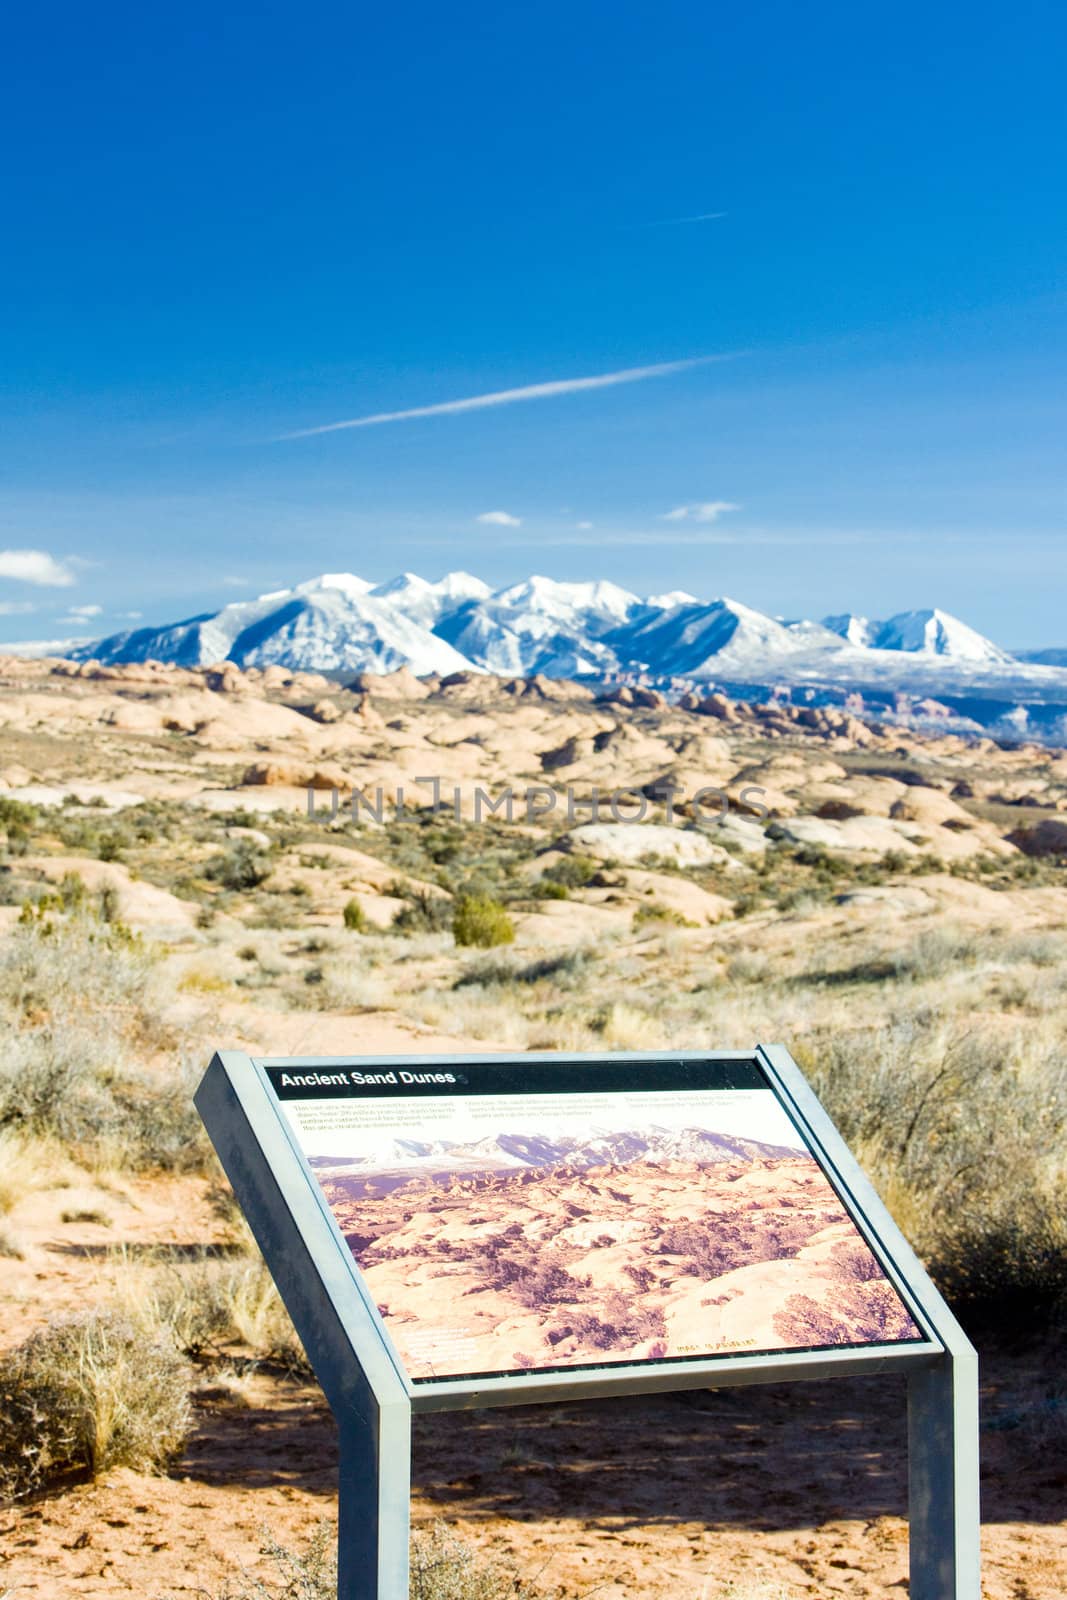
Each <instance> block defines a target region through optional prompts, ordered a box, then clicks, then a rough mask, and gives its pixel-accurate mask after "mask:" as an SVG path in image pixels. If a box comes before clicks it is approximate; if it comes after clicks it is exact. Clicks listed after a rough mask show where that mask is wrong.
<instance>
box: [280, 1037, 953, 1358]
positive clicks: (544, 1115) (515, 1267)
mask: <svg viewBox="0 0 1067 1600" xmlns="http://www.w3.org/2000/svg"><path fill="white" fill-rule="evenodd" d="M269 1077H270V1080H271V1082H272V1084H273V1087H274V1089H275V1092H276V1094H277V1096H278V1099H279V1101H280V1103H281V1106H282V1109H283V1111H284V1114H285V1116H286V1118H287V1120H288V1122H289V1125H290V1127H291V1129H292V1131H293V1134H294V1136H295V1139H296V1142H297V1144H298V1146H299V1147H300V1149H301V1150H302V1152H303V1154H304V1156H305V1158H306V1160H307V1162H308V1164H309V1166H310V1169H311V1171H312V1173H313V1174H314V1177H315V1179H316V1181H317V1183H318V1184H319V1186H320V1188H321V1190H322V1193H323V1196H324V1197H325V1200H326V1202H327V1204H328V1206H329V1208H330V1210H331V1212H332V1214H333V1216H334V1218H335V1219H336V1221H337V1225H338V1227H339V1229H340V1231H341V1233H342V1234H343V1236H344V1239H345V1241H346V1243H347V1245H348V1247H349V1249H350V1250H351V1252H352V1255H353V1257H354V1259H355V1261H356V1263H357V1265H358V1267H359V1269H360V1271H361V1273H362V1275H363V1277H364V1280H365V1281H366V1283H367V1285H368V1287H369V1289H370V1292H371V1294H372V1296H373V1298H374V1301H375V1303H376V1304H377V1306H378V1309H379V1312H380V1314H381V1316H382V1318H383V1320H384V1322H385V1325H386V1327H387V1328H388V1331H389V1334H390V1336H391V1338H392V1340H393V1343H394V1345H395V1346H396V1348H397V1350H398V1352H399V1354H400V1356H401V1358H402V1360H403V1362H404V1365H405V1368H406V1370H407V1372H408V1375H409V1377H410V1378H411V1379H412V1380H414V1381H416V1382H426V1381H431V1382H432V1381H434V1380H438V1381H440V1380H442V1379H448V1378H457V1377H476V1376H478V1377H484V1376H490V1375H493V1376H496V1375H501V1374H511V1373H516V1374H517V1373H522V1372H528V1371H532V1370H536V1371H539V1372H552V1371H564V1370H574V1369H576V1368H589V1367H605V1366H614V1365H632V1364H633V1363H635V1362H641V1363H647V1362H670V1361H683V1360H690V1361H691V1360H695V1359H700V1358H707V1357H711V1356H716V1357H718V1356H729V1355H748V1354H754V1353H769V1352H779V1351H781V1352H784V1351H812V1350H825V1349H834V1348H838V1347H844V1348H852V1349H854V1348H857V1347H863V1346H870V1345H882V1344H886V1345H900V1344H906V1343H909V1342H921V1341H922V1340H923V1338H924V1334H923V1333H922V1331H921V1329H920V1328H919V1327H918V1326H917V1324H916V1322H915V1321H914V1319H913V1317H912V1314H911V1313H910V1311H909V1310H908V1308H907V1307H906V1306H905V1304H904V1302H903V1300H902V1299H901V1297H900V1295H899V1293H898V1291H897V1289H896V1288H895V1287H894V1285H893V1284H892V1282H891V1281H890V1279H889V1278H888V1276H887V1275H886V1272H885V1270H884V1268H883V1266H882V1265H881V1264H880V1262H879V1261H878V1259H877V1258H876V1256H875V1254H874V1253H873V1252H872V1250H871V1248H870V1247H869V1245H868V1244H867V1243H866V1242H865V1240H864V1238H863V1237H862V1235H861V1233H860V1231H859V1228H858V1226H857V1224H856V1222H855V1221H854V1220H853V1218H852V1217H851V1216H850V1214H849V1212H848V1210H847V1209H846V1207H845V1205H844V1203H843V1201H842V1199H841V1198H840V1196H839V1195H838V1193H837V1192H836V1190H835V1188H834V1186H833V1185H832V1184H831V1182H830V1180H829V1178H828V1177H827V1175H826V1174H825V1173H824V1172H823V1171H822V1169H821V1167H820V1165H819V1162H818V1160H817V1159H816V1156H815V1154H814V1152H813V1150H812V1148H811V1147H810V1146H809V1144H808V1143H807V1142H806V1141H805V1138H804V1136H803V1134H802V1132H801V1131H800V1129H799V1127H798V1125H797V1124H796V1123H795V1122H794V1120H793V1119H792V1117H791V1116H790V1115H789V1113H788V1112H787V1111H786V1109H785V1107H784V1106H783V1104H782V1103H781V1101H780V1100H779V1098H778V1096H777V1095H776V1093H775V1091H774V1089H773V1088H772V1087H771V1084H770V1082H769V1080H768V1079H767V1078H766V1077H764V1075H763V1074H762V1072H761V1070H760V1068H759V1067H758V1065H757V1064H756V1063H755V1062H738V1061H732V1062H715V1061H704V1062H694V1061H692V1060H690V1061H688V1062H685V1063H682V1062H679V1063H671V1062H667V1063H664V1062H662V1061H657V1062H654V1063H651V1062H650V1063H629V1064H627V1065H626V1066H625V1067H621V1066H619V1065H618V1064H614V1065H613V1066H611V1067H610V1068H609V1067H606V1066H601V1065H599V1064H596V1063H588V1062H585V1063H580V1064H574V1065H573V1066H572V1067H570V1068H569V1069H567V1070H566V1071H564V1070H562V1069H560V1068H558V1067H553V1068H549V1069H547V1071H546V1070H545V1069H541V1070H540V1071H537V1072H532V1071H531V1070H530V1069H525V1070H523V1071H519V1072H516V1070H515V1068H514V1067H504V1066H501V1065H494V1064H492V1063H484V1064H483V1063H464V1064H463V1065H462V1066H459V1067H452V1068H449V1069H437V1070H426V1071H421V1070H419V1069H417V1068H412V1069H410V1070H408V1069H406V1068H398V1067H396V1066H393V1065H387V1064H384V1063H383V1065H382V1069H381V1070H380V1071H374V1070H371V1069H369V1068H367V1067H365V1066H363V1067H360V1068H358V1069H357V1068H350V1069H338V1070H336V1071H328V1072H327V1071H324V1072H314V1071H310V1072H309V1071H301V1070H299V1069H295V1068H294V1069H293V1070H291V1071H290V1070H286V1069H284V1068H279V1067H276V1066H274V1067H271V1068H270V1069H269Z"/></svg>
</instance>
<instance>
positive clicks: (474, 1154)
mask: <svg viewBox="0 0 1067 1600" xmlns="http://www.w3.org/2000/svg"><path fill="white" fill-rule="evenodd" d="M802 1154H803V1151H801V1150H798V1149H795V1148H793V1147H792V1146H787V1145H775V1144H766V1143H764V1142H762V1141H761V1140H758V1139H743V1138H738V1137H736V1136H735V1135H733V1134H728V1133H709V1132H708V1131H707V1130H706V1129H704V1128H681V1129H678V1130H670V1129H667V1128H651V1129H649V1130H647V1131H646V1132H642V1133H634V1132H629V1133H627V1132H621V1133H618V1132H608V1131H604V1130H598V1129H591V1130H590V1131H589V1132H588V1133H587V1134H584V1135H583V1136H582V1137H580V1138H579V1137H568V1136H566V1135H561V1136H557V1137H556V1138H546V1137H544V1136H543V1135H541V1134H522V1133H502V1134H490V1135H487V1137H486V1138H484V1139H478V1140H476V1141H474V1142H473V1143H470V1144H457V1143H455V1142H454V1141H450V1140H446V1139H442V1140H433V1141H422V1140H416V1139H396V1138H390V1137H386V1138H384V1139H382V1140H381V1141H380V1143H379V1145H378V1148H377V1149H375V1150H374V1151H373V1153H372V1154H370V1155H365V1156H329V1155H324V1156H313V1157H312V1158H311V1165H312V1167H313V1168H314V1169H315V1171H316V1173H317V1174H318V1175H319V1177H321V1178H328V1179H331V1180H333V1181H334V1182H338V1181H340V1182H345V1181H351V1180H353V1179H354V1180H357V1181H363V1180H367V1181H370V1182H371V1183H373V1184H375V1187H380V1186H381V1184H382V1182H383V1181H384V1184H385V1187H387V1188H392V1187H394V1186H396V1185H397V1184H398V1183H400V1182H408V1181H410V1180H411V1179H413V1178H420V1177H433V1178H434V1179H436V1180H438V1181H440V1180H441V1179H443V1178H447V1177H450V1176H456V1177H464V1176H466V1177H473V1176H480V1177H487V1176H489V1175H491V1174H496V1175H503V1174H506V1173H509V1172H510V1173H517V1172H546V1171H551V1170H552V1169H553V1168H556V1167H566V1168H567V1170H568V1171H569V1172H587V1171H589V1169H590V1168H592V1167H605V1166H615V1167H622V1166H626V1165H628V1164H629V1163H630V1162H633V1161H651V1162H655V1163H660V1162H665V1161H684V1162H686V1163H687V1164H690V1165H695V1166H711V1165H713V1164H714V1163H715V1162H719V1161H774V1160H782V1159H785V1158H794V1159H795V1158H796V1157H798V1156H800V1155H802Z"/></svg>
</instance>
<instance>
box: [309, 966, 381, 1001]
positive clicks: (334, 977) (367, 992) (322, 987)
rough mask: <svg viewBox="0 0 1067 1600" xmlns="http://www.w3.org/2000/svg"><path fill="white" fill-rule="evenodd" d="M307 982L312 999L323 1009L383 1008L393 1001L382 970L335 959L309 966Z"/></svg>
mask: <svg viewBox="0 0 1067 1600" xmlns="http://www.w3.org/2000/svg"><path fill="white" fill-rule="evenodd" d="M304 982H305V983H306V984H307V985H308V988H309V990H310V995H309V999H310V1001H311V1003H312V1004H313V1005H314V1006H315V1007H317V1009H318V1010H320V1011H380V1010H383V1009H384V1008H385V1007H387V1006H390V1005H392V1004H393V992H392V989H391V987H390V984H389V980H388V978H387V977H386V976H385V974H383V973H381V972H375V971H372V970H371V969H370V968H369V967H367V966H365V965H363V966H360V965H357V964H356V962H355V961H353V960H349V961H342V960H339V959H335V960H332V961H324V962H323V963H322V964H321V966H315V967H309V968H308V970H307V972H305V974H304Z"/></svg>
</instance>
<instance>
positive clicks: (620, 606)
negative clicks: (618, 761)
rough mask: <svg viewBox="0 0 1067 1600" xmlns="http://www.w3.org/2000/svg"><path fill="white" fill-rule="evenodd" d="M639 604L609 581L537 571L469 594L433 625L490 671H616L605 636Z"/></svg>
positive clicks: (555, 673) (555, 674)
mask: <svg viewBox="0 0 1067 1600" xmlns="http://www.w3.org/2000/svg"><path fill="white" fill-rule="evenodd" d="M640 610H641V601H640V600H639V599H638V597H637V595H635V594H630V592H629V591H628V590H626V589H620V588H619V586H618V585H617V584H614V583H607V582H604V581H598V582H596V583H557V582H555V581H554V579H552V578H542V577H536V576H535V577H532V578H527V579H525V580H524V581H523V582H522V583H516V584H512V585H511V586H510V587H509V588H506V589H498V590H497V592H496V593H495V594H493V595H490V596H489V597H488V598H485V599H481V600H471V601H468V602H467V604H466V605H463V606H461V607H459V609H458V610H456V611H454V612H453V613H452V614H451V615H450V616H448V617H445V618H443V619H442V621H441V622H440V623H439V624H438V627H437V632H438V633H439V634H440V635H441V637H442V638H444V639H447V640H448V641H449V643H450V644H452V645H454V646H455V648H456V649H457V650H459V651H461V652H462V654H463V655H465V656H467V657H468V659H469V660H471V661H473V662H476V663H477V665H478V666H480V667H484V668H485V670H486V671H487V672H498V673H505V674H522V673H531V672H543V673H545V674H547V675H548V676H549V677H556V678H560V677H586V676H589V675H590V674H596V673H606V672H615V671H618V670H619V668H620V662H619V659H618V657H617V656H616V655H615V654H614V652H613V651H612V650H611V649H609V648H607V647H605V646H604V645H603V644H602V643H601V639H602V636H603V635H604V634H606V633H608V632H610V630H611V629H612V628H615V627H618V626H619V625H620V624H622V623H625V622H626V621H627V620H628V619H629V618H630V617H632V616H633V615H635V614H636V613H637V612H639V611H640Z"/></svg>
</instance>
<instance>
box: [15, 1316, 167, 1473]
mask: <svg viewBox="0 0 1067 1600" xmlns="http://www.w3.org/2000/svg"><path fill="white" fill-rule="evenodd" d="M188 1380H189V1369H188V1366H187V1364H186V1362H185V1361H184V1360H183V1359H182V1358H181V1357H180V1356H179V1355H178V1354H177V1352H176V1351H175V1350H174V1348H173V1346H171V1345H169V1344H167V1343H164V1342H159V1341H155V1340H150V1339H148V1338H146V1336H145V1335H144V1333H143V1332H142V1331H141V1330H140V1329H139V1328H138V1327H136V1326H135V1324H134V1323H132V1322H131V1321H130V1320H129V1319H128V1318H126V1317H124V1316H122V1315H121V1314H120V1313H118V1312H115V1311H111V1310H98V1311H93V1312H89V1313H87V1314H85V1315H81V1316H75V1317H67V1318H64V1319H62V1320H60V1321H56V1322H52V1323H50V1324H49V1325H48V1326H47V1327H46V1328H44V1329H42V1330H41V1331H40V1332H39V1333H36V1334H34V1335H33V1337H32V1338H30V1339H28V1340H27V1341H26V1343H25V1344H22V1345H19V1346H18V1347H17V1348H16V1349H15V1350H13V1351H10V1352H9V1353H8V1354H7V1355H6V1356H5V1357H4V1358H3V1360H2V1362H0V1493H3V1494H4V1495H6V1496H9V1497H15V1496H19V1495H25V1494H29V1493H32V1492H33V1491H34V1490H36V1489H39V1488H43V1487H46V1486H47V1485H49V1484H51V1483H54V1482H56V1481H57V1480H62V1479H65V1478H67V1477H69V1476H71V1475H87V1476H90V1477H95V1476H96V1475H97V1474H99V1473H101V1472H104V1471H106V1470H107V1469H108V1468H109V1467H114V1466H128V1467H133V1468H135V1469H136V1470H138V1471H141V1472H146V1471H155V1470H158V1469H160V1468H161V1467H163V1466H165V1465H166V1463H167V1462H168V1461H169V1460H170V1459H171V1458H172V1457H173V1456H174V1455H175V1454H176V1453H177V1452H178V1451H179V1450H180V1449H181V1446H182V1444H183V1443H184V1440H185V1437H186V1434H187V1432H188V1429H189V1424H190V1410H189V1398H188Z"/></svg>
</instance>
